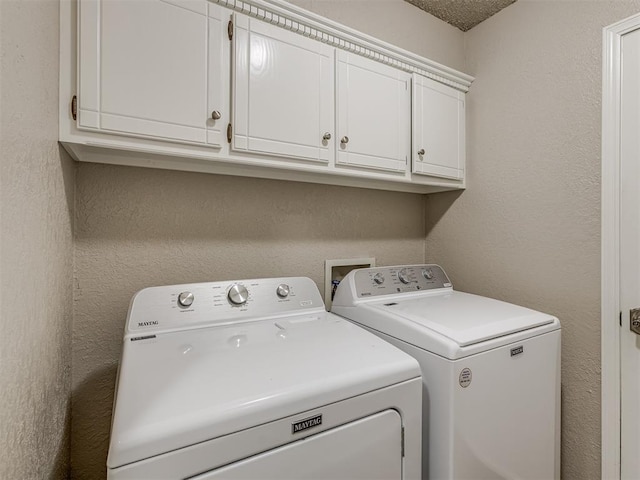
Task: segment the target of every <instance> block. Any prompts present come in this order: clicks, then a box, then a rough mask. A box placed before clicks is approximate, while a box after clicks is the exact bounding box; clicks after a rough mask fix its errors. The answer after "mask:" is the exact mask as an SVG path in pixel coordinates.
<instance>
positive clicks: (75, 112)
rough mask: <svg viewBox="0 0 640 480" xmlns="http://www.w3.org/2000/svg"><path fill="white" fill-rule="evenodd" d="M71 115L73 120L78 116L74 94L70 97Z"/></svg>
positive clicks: (76, 98) (76, 100)
mask: <svg viewBox="0 0 640 480" xmlns="http://www.w3.org/2000/svg"><path fill="white" fill-rule="evenodd" d="M71 116H72V117H73V119H74V120H75V119H76V118H77V117H78V97H77V96H76V95H74V96H73V98H72V99H71Z"/></svg>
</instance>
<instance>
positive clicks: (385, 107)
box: [336, 51, 411, 172]
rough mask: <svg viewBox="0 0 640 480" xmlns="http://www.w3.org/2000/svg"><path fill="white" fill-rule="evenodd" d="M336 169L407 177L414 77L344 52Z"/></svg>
mask: <svg viewBox="0 0 640 480" xmlns="http://www.w3.org/2000/svg"><path fill="white" fill-rule="evenodd" d="M337 63H338V67H337V68H338V87H337V88H338V98H337V110H338V115H337V117H338V122H337V125H336V137H337V138H336V143H337V145H338V149H337V151H338V153H337V156H336V163H337V164H342V165H353V166H357V167H365V168H373V169H382V170H390V171H394V172H404V171H406V169H407V162H408V156H409V149H410V146H411V128H410V122H411V90H410V86H411V75H410V74H408V73H406V72H403V71H401V70H398V69H395V68H393V67H390V66H388V65H384V64H382V63H379V62H376V61H373V60H370V59H368V58H364V57H361V56H358V55H354V54H351V53H348V52H344V51H339V52H338V62H337Z"/></svg>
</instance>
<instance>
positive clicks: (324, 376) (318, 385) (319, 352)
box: [107, 277, 422, 480]
mask: <svg viewBox="0 0 640 480" xmlns="http://www.w3.org/2000/svg"><path fill="white" fill-rule="evenodd" d="M421 385H422V382H421V378H420V367H419V366H418V363H417V362H416V361H415V360H414V359H413V358H412V357H410V356H409V355H407V354H405V353H404V352H402V351H400V350H398V349H397V348H395V347H393V346H391V345H389V344H388V343H386V342H384V341H382V340H380V339H379V338H377V337H376V336H374V335H371V334H370V333H368V332H366V331H365V330H363V329H361V328H359V327H357V326H355V325H353V324H351V323H349V322H347V321H345V320H344V319H341V318H340V317H338V316H336V315H334V314H331V313H327V312H325V310H324V305H323V302H322V298H321V297H320V293H319V292H318V288H317V287H316V285H315V283H314V282H313V281H311V280H310V279H308V278H302V277H290V278H275V279H259V280H244V281H236V282H215V283H200V284H189V285H175V286H166V287H152V288H147V289H144V290H141V291H140V292H138V293H137V294H136V295H135V296H134V298H133V300H132V302H131V306H130V308H129V315H128V319H127V326H126V330H125V336H124V346H123V351H122V359H121V362H120V367H119V372H118V380H117V390H116V399H115V403H114V413H113V419H112V429H111V443H110V447H109V456H108V460H107V472H108V478H109V479H110V480H121V479H136V480H141V479H154V480H156V479H186V478H189V479H191V480H205V479H206V480H209V479H241V478H242V479H256V478H260V479H274V480H275V479H287V478H295V479H339V478H340V479H342V478H354V479H355V478H360V479H375V478H378V479H391V478H393V479H410V478H414V479H415V478H419V477H420V454H421V446H420V443H421V434H420V424H421V390H422V387H421Z"/></svg>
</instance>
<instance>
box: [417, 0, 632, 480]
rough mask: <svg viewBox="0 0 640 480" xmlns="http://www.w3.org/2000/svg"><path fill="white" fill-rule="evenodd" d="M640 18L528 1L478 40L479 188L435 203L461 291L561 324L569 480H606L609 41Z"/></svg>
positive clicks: (440, 249)
mask: <svg viewBox="0 0 640 480" xmlns="http://www.w3.org/2000/svg"><path fill="white" fill-rule="evenodd" d="M638 11H640V2H638V1H633V2H627V1H615V2H609V1H604V0H598V1H528V0H519V1H518V2H516V3H515V4H513V5H511V6H509V7H507V8H506V9H505V10H503V11H502V12H500V13H498V14H497V15H496V16H495V17H492V18H490V19H489V20H487V21H486V22H484V23H482V24H480V25H479V26H477V27H476V28H474V29H472V30H470V31H469V32H467V34H466V37H465V43H466V59H467V69H466V70H467V73H469V74H471V75H475V77H476V80H475V82H474V84H473V86H472V88H471V92H470V94H469V96H468V102H467V112H468V119H467V126H468V130H467V132H468V140H467V142H468V143H467V145H468V152H467V159H468V160H467V161H468V172H467V174H468V188H467V190H466V191H465V192H464V193H462V194H461V195H458V194H451V193H447V194H438V195H433V196H431V197H429V199H428V200H427V212H428V220H427V232H428V233H427V259H428V260H433V261H437V262H439V263H440V264H442V265H443V266H444V267H445V268H446V270H447V272H448V273H449V274H450V276H451V277H452V280H453V282H454V286H455V287H457V288H459V289H461V290H466V291H470V292H474V293H479V294H484V295H488V296H493V297H497V298H501V299H505V300H508V301H511V302H515V303H519V304H523V305H526V306H529V307H532V308H535V309H539V310H543V311H547V312H550V313H552V314H555V315H557V316H558V317H559V318H560V320H561V322H562V326H563V359H562V375H563V377H562V402H563V405H562V406H563V414H562V476H563V478H564V479H565V480H569V479H580V480H583V479H596V478H600V123H601V118H600V115H601V108H600V103H601V98H600V96H601V71H602V68H601V62H602V60H601V56H602V55H601V50H602V37H601V35H602V30H601V29H602V27H603V26H605V25H608V24H611V23H613V22H615V21H617V20H620V19H622V18H624V17H626V16H629V15H631V14H633V13H636V12H638Z"/></svg>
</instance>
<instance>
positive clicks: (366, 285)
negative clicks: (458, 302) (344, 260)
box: [343, 264, 452, 298]
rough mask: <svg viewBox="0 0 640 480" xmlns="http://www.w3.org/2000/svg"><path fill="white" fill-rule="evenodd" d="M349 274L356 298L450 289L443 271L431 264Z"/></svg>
mask: <svg viewBox="0 0 640 480" xmlns="http://www.w3.org/2000/svg"><path fill="white" fill-rule="evenodd" d="M351 273H352V274H353V275H354V278H353V281H354V285H355V290H356V294H357V296H358V298H366V297H374V296H380V295H392V294H398V293H407V292H417V291H421V290H436V289H441V288H452V286H451V281H450V280H449V277H447V274H446V273H444V270H443V269H442V268H441V267H440V266H438V265H433V264H428V265H401V266H395V267H376V268H364V269H359V270H354V271H353V272H351ZM345 280H346V278H345ZM343 281H344V280H343Z"/></svg>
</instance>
